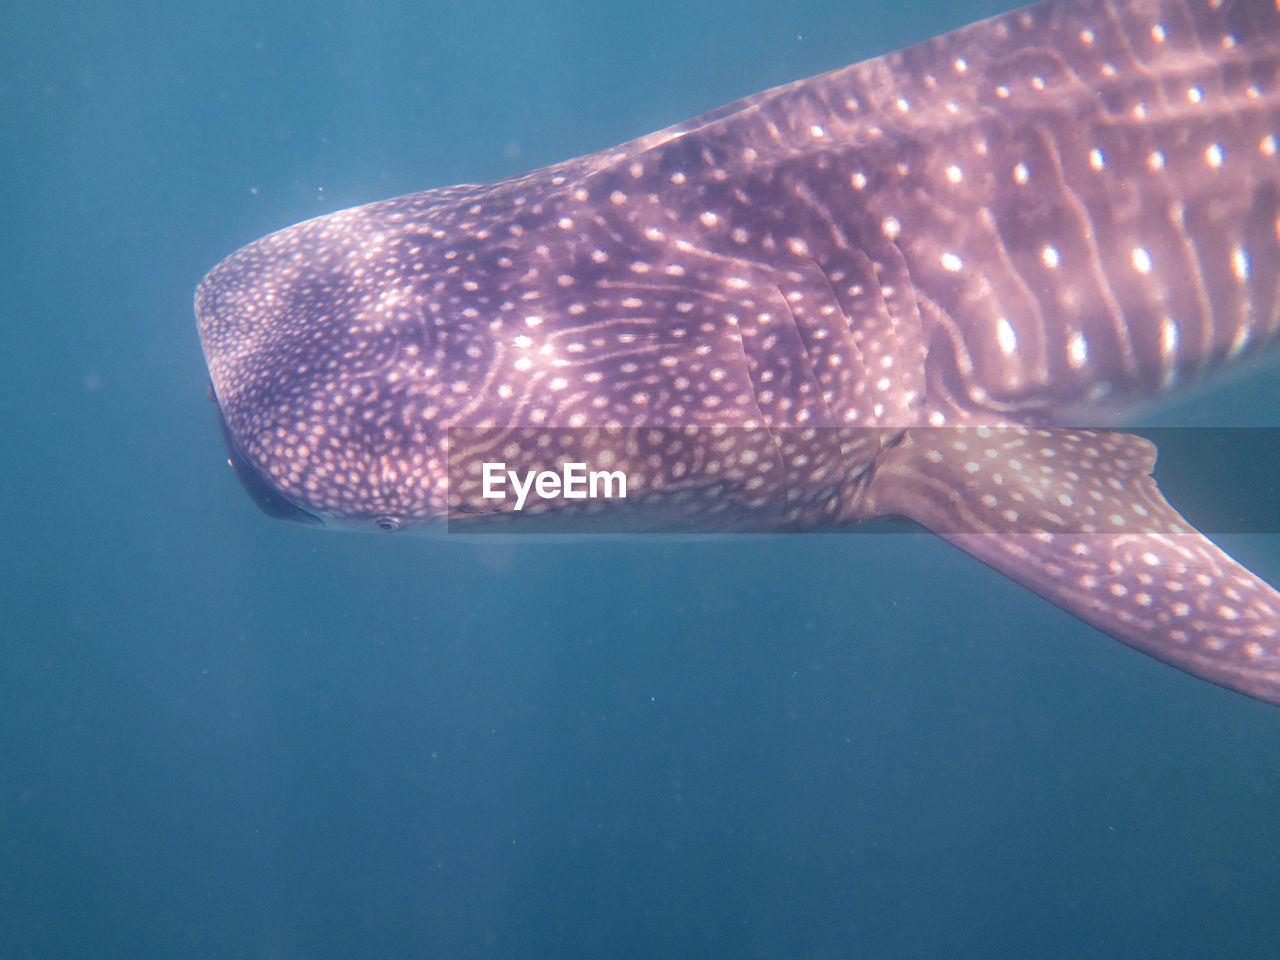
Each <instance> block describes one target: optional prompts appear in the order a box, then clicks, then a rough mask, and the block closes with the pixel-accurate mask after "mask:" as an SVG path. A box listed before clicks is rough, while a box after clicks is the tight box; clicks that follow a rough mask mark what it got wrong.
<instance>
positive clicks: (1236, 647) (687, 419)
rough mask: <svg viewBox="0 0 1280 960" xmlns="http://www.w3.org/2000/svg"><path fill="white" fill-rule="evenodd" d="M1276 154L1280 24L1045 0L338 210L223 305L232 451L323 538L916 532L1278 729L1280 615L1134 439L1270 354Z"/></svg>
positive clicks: (244, 260) (221, 406) (275, 502)
mask: <svg viewBox="0 0 1280 960" xmlns="http://www.w3.org/2000/svg"><path fill="white" fill-rule="evenodd" d="M1278 138H1280V0H1160V2H1156V0H1048V2H1044V3H1039V4H1035V5H1033V6H1029V7H1025V8H1022V9H1019V10H1014V11H1012V12H1008V13H1005V14H1002V15H999V16H996V17H994V18H991V19H988V20H984V21H981V22H979V23H976V24H973V25H971V26H968V27H964V28H962V29H959V30H956V31H954V32H951V33H948V34H945V35H943V36H940V37H937V38H935V39H932V40H928V41H926V42H923V43H920V44H918V45H915V46H912V47H909V48H907V49H904V50H901V51H898V52H894V53H889V54H887V55H884V56H881V57H878V58H876V59H872V60H868V61H865V62H862V63H859V64H855V65H853V66H850V67H846V68H843V69H839V70H835V71H833V72H830V73H826V74H823V75H821V76H817V77H814V78H811V79H808V80H801V81H798V82H795V83H791V84H788V85H785V86H781V87H777V88H775V89H772V90H768V91H765V92H763V93H760V94H757V95H755V96H751V97H747V98H746V99H743V100H739V101H737V102H735V103H732V104H729V105H728V106H725V107H723V108H720V109H718V110H713V111H711V112H710V113H707V114H704V115H702V116H699V117H697V118H695V119H693V120H689V121H687V122H684V123H679V124H676V125H675V126H672V127H669V128H667V129H665V130H662V131H659V132H657V133H653V134H650V135H648V136H642V137H640V138H639V139H636V140H633V141H631V142H629V143H625V144H623V145H621V146H617V147H613V148H610V149H606V150H601V151H599V152H597V153H593V154H590V155H588V156H583V157H579V158H576V159H572V160H568V161H566V162H563V163H559V164H556V165H553V166H550V167H546V168H543V169H539V170H534V171H532V172H529V173H526V174H523V175H520V176H514V177H510V178H507V179H504V180H500V181H496V182H492V183H483V184H466V185H460V186H452V187H444V188H437V189H431V190H427V191H425V192H421V193H415V194H411V195H409V196H404V197H399V198H396V199H392V200H385V201H381V202H376V203H371V204H367V205H365V206H360V207H356V208H354V209H350V210H344V211H340V212H336V213H331V214H328V215H326V216H321V217H318V218H316V219H312V220H309V221H306V222H304V223H301V224H298V225H295V226H292V227H289V228H287V229H284V230H281V231H279V232H277V233H273V234H271V235H269V236H267V237H265V238H262V239H260V240H257V241H255V242H253V243H250V244H249V245H248V246H245V247H244V248H242V249H240V250H239V251H237V252H235V253H233V254H232V255H231V256H229V257H228V258H227V259H226V260H224V261H223V262H222V263H220V264H219V265H218V266H216V267H215V268H214V269H213V270H212V271H211V272H210V273H209V274H208V275H207V276H206V277H205V278H204V279H203V280H202V281H201V283H200V285H199V287H198V289H197V292H196V298H195V312H196V317H197V322H198V329H199V335H200V339H201V343H202V346H203V350H204V355H205V358H206V361H207V365H208V371H209V376H210V380H211V384H212V393H213V396H214V399H215V400H216V404H217V409H218V414H219V419H220V422H221V426H222V432H223V436H224V439H225V442H226V446H227V449H228V451H229V460H230V462H231V465H232V466H233V468H234V469H235V471H236V475H237V476H238V477H239V479H240V480H241V482H242V483H243V485H244V486H245V487H246V488H247V489H248V491H249V492H250V494H251V495H252V496H253V498H254V500H255V501H256V502H257V503H258V505H259V506H260V507H262V509H263V510H264V511H266V512H267V513H268V514H270V515H272V516H275V517H280V518H284V519H289V520H295V521H299V522H303V523H308V524H312V525H317V526H321V527H325V528H333V529H356V530H369V531H386V532H390V531H397V530H424V531H432V530H436V531H438V530H442V529H443V530H449V531H455V530H456V531H468V530H476V531H483V530H488V529H501V530H505V531H510V532H520V531H536V530H541V529H557V530H560V529H567V530H586V531H605V532H616V531H658V532H662V531H670V530H707V531H713V532H734V531H744V530H746V531H793V530H814V529H833V528H843V527H847V526H850V525H854V524H858V523H861V522H863V521H867V520H874V519H876V518H904V519H905V520H908V521H912V522H914V523H915V524H918V525H919V526H920V527H923V528H925V529H926V530H929V531H932V532H934V533H936V534H938V535H939V536H941V537H943V538H945V539H946V540H948V541H949V542H951V543H952V544H954V545H956V546H957V547H959V548H960V549H961V550H964V551H966V552H967V553H969V554H971V555H973V556H974V557H976V558H977V559H979V560H981V561H983V562H984V563H986V564H988V565H990V566H991V567H994V568H995V569H996V570H998V571H1000V572H1002V573H1004V574H1006V575H1008V576H1009V577H1011V578H1012V579H1014V580H1016V581H1018V582H1019V583H1022V584H1023V585H1025V586H1026V587H1028V588H1030V589H1031V590H1033V591H1035V592H1036V593H1038V594H1040V595H1041V596H1043V597H1044V598H1046V599H1047V600H1049V601H1051V602H1053V603H1055V604H1057V605H1059V606H1061V607H1062V608H1064V609H1065V610H1067V611H1069V612H1070V613H1072V614H1074V615H1075V616H1077V617H1079V618H1080V619H1081V620H1083V621H1085V622H1087V623H1089V624H1091V625H1092V626H1094V627H1096V628H1097V629H1099V630H1101V631H1102V632H1104V633H1107V634H1109V635H1111V636H1112V637H1115V638H1116V639H1118V640H1121V641H1123V642H1125V643H1127V644H1129V645H1131V646H1133V647H1135V648H1137V649H1139V650H1141V651H1143V652H1145V653H1147V654H1150V655H1152V656H1154V657H1156V658H1158V659H1160V660H1163V661H1165V662H1167V663H1170V664H1172V665H1174V666H1176V667H1179V668H1181V669H1183V670H1185V671H1188V672H1190V673H1192V674H1194V675H1196V676H1199V677H1202V678H1204V679H1206V680H1209V681H1212V682H1214V683H1217V684H1219V685H1222V686H1225V687H1228V688H1231V689H1233V690H1236V691H1239V692H1242V693H1244V694H1247V695H1249V696H1252V697H1255V698H1258V699H1261V700H1264V701H1269V702H1272V703H1280V593H1277V591H1276V590H1275V589H1274V588H1273V587H1271V586H1270V585H1269V584H1267V583H1266V582H1265V581H1264V580H1262V579H1261V578H1259V577H1258V576H1256V575H1255V574H1253V573H1251V572H1250V571H1249V570H1247V569H1246V568H1245V567H1243V566H1242V565H1240V564H1239V563H1237V562H1236V561H1235V560H1233V559H1232V558H1231V557H1230V556H1228V555H1227V554H1226V553H1224V552H1223V551H1222V550H1221V549H1220V548H1219V547H1217V546H1216V545H1215V544H1214V543H1213V542H1212V541H1211V540H1210V539H1209V538H1208V537H1207V536H1205V535H1204V534H1203V533H1201V532H1200V531H1198V530H1196V528H1195V527H1194V526H1192V524H1191V523H1189V522H1188V521H1187V520H1186V519H1184V518H1183V517H1182V515H1181V514H1179V513H1178V511H1177V510H1176V509H1175V508H1174V507H1173V506H1171V505H1170V504H1169V503H1168V502H1167V501H1166V499H1165V497H1164V496H1163V495H1162V493H1161V491H1160V490H1159V488H1158V486H1157V484H1156V482H1155V480H1154V479H1153V477H1152V471H1153V467H1154V463H1155V457H1156V450H1155V447H1154V445H1153V444H1152V443H1151V442H1150V441H1149V440H1147V439H1144V438H1142V437H1139V436H1136V435H1134V434H1132V433H1128V432H1125V431H1124V430H1122V429H1119V427H1120V425H1121V424H1123V423H1124V421H1125V418H1126V417H1131V416H1134V415H1135V413H1136V412H1138V411H1141V410H1143V409H1146V408H1147V407H1148V406H1150V405H1151V404H1154V403H1158V402H1159V401H1161V400H1162V399H1164V398H1166V397H1171V396H1174V395H1176V394H1178V393H1179V392H1181V391H1185V390H1189V389H1194V388H1196V386H1197V385H1198V384H1202V383H1204V382H1205V381H1208V380H1212V379H1213V378H1214V377H1216V376H1219V375H1221V374H1222V373H1223V372H1224V371H1230V370H1231V369H1233V368H1238V367H1240V366H1241V365H1243V364H1247V363H1249V362H1251V361H1254V360H1256V359H1257V358H1259V357H1261V356H1264V355H1265V354H1266V352H1267V351H1268V350H1269V349H1270V348H1271V347H1273V346H1274V345H1275V343H1276V341H1277V339H1278V336H1277V331H1278V329H1280V160H1278V159H1277V146H1278ZM597 479H600V480H601V484H602V489H607V490H608V491H609V492H608V494H606V495H601V494H600V493H599V492H596V491H594V487H595V481H596V480H597ZM512 487H515V488H517V489H518V492H519V494H520V495H519V496H510V495H507V494H510V493H511V488H512Z"/></svg>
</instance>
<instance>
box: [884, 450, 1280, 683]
mask: <svg viewBox="0 0 1280 960" xmlns="http://www.w3.org/2000/svg"><path fill="white" fill-rule="evenodd" d="M1155 458H1156V448H1155V446H1154V445H1153V444H1152V443H1150V442H1149V441H1147V440H1144V439H1142V438H1141V437H1136V436H1132V435H1129V434H1123V433H1108V432H1099V431H1089V430H1067V429H1057V428H1055V429H1028V428H1021V427H1016V428H1015V427H1009V428H985V427H979V428H967V429H936V430H935V429H925V430H911V431H909V432H908V433H907V435H906V436H905V437H904V438H903V440H902V442H901V443H899V444H898V445H897V446H896V447H894V448H893V449H892V450H891V451H889V452H888V454H887V455H886V456H885V458H884V460H883V461H882V462H881V463H880V464H879V465H878V466H877V469H876V471H875V476H874V478H873V480H872V481H871V483H870V484H869V485H868V489H867V494H866V499H865V501H864V507H865V511H866V515H867V516H886V515H897V516H903V517H906V518H908V519H911V520H914V521H915V522H917V523H919V524H921V525H922V526H924V527H926V528H928V529H929V530H931V531H933V532H935V533H937V534H939V535H940V536H942V537H944V538H945V539H947V540H949V541H950V542H951V543H953V544H955V545H956V546H958V547H959V548H960V549H962V550H964V551H965V552H967V553H970V554H972V555H973V556H975V557H977V558H978V559H979V560H981V561H982V562H984V563H986V564H988V565H989V566H991V567H993V568H995V569H996V570H999V571H1000V572H1001V573H1003V574H1005V575H1006V576H1009V577H1011V578H1012V579H1014V580H1016V581H1017V582H1019V583H1021V584H1022V585H1024V586H1026V587H1029V588H1030V589H1031V590H1034V591H1035V592H1036V593H1038V594H1040V595H1041V596H1042V597H1044V598H1045V599H1047V600H1050V601H1052V602H1053V603H1055V604H1057V605H1058V606H1060V607H1062V608H1063V609H1064V610H1066V611H1068V612H1070V613H1072V614H1074V615H1075V616H1077V617H1079V618H1080V619H1081V620H1084V621H1085V622H1086V623H1089V624H1091V625H1093V626H1095V627H1097V628H1098V629H1099V630H1102V631H1103V632H1105V633H1108V634H1110V635H1111V636H1113V637H1115V638H1116V639H1117V640H1121V641H1123V642H1124V643H1127V644H1129V645H1130V646H1133V647H1136V648H1137V649H1139V650H1141V651H1143V652H1144V653H1147V654H1150V655H1151V656H1153V657H1156V658H1158V659H1160V660H1164V661H1165V662H1167V663H1170V664H1173V665H1174V666H1176V667H1179V668H1181V669H1183V670H1186V671H1187V672H1188V673H1191V674H1194V675H1195V676H1198V677H1202V678H1203V679H1205V680H1209V681H1212V682H1213V683H1217V684H1221V685H1222V686H1224V687H1230V688H1231V689H1233V690H1238V691H1240V692H1241V693H1246V694H1248V695H1249V696H1252V697H1257V698H1258V699H1259V700H1266V701H1269V702H1272V703H1280V593H1278V592H1277V591H1276V590H1275V589H1274V588H1273V587H1272V586H1271V585H1270V584H1268V583H1266V582H1265V581H1264V580H1262V579H1261V578H1259V577H1257V576H1256V575H1254V574H1253V573H1251V572H1250V571H1249V570H1247V569H1245V568H1244V567H1243V566H1241V565H1240V564H1239V563H1237V562H1236V561H1235V560H1233V559H1232V558H1231V557H1229V556H1228V555H1227V554H1226V553H1224V552H1223V551H1222V550H1220V549H1219V548H1218V547H1217V546H1216V545H1215V544H1214V543H1213V542H1212V541H1211V540H1209V538H1208V537H1206V536H1204V535H1203V534H1201V533H1200V532H1198V531H1197V530H1196V529H1195V528H1194V527H1192V526H1191V525H1190V524H1189V523H1188V522H1187V521H1186V520H1185V519H1184V518H1183V517H1182V516H1181V515H1180V514H1179V513H1178V512H1177V511H1176V510H1174V509H1173V507H1171V506H1170V505H1169V504H1168V503H1167V502H1166V501H1165V499H1164V497H1163V496H1162V495H1161V493H1160V490H1159V489H1158V487H1157V486H1156V482H1155V480H1154V479H1153V478H1152V476H1151V470H1152V468H1153V467H1154V465H1155Z"/></svg>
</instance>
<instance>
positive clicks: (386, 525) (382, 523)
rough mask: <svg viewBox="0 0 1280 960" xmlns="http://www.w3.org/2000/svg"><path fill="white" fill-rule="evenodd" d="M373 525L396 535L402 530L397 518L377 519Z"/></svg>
mask: <svg viewBox="0 0 1280 960" xmlns="http://www.w3.org/2000/svg"><path fill="white" fill-rule="evenodd" d="M373 525H374V526H375V527H377V528H378V529H379V530H383V531H385V532H387V533H395V532H396V531H397V530H399V529H400V520H399V519H398V518H396V517H377V518H376V519H375V520H374V521H373Z"/></svg>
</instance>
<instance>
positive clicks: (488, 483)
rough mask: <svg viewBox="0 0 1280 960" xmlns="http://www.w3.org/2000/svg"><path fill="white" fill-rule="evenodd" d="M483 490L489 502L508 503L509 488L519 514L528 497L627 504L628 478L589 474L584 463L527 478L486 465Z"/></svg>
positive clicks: (609, 473)
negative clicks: (511, 490) (613, 501)
mask: <svg viewBox="0 0 1280 960" xmlns="http://www.w3.org/2000/svg"><path fill="white" fill-rule="evenodd" d="M483 469H484V474H483V478H484V489H483V491H482V493H483V495H484V497H485V499H487V500H505V499H506V498H507V489H506V488H507V485H508V484H510V485H511V488H512V489H513V490H514V491H515V494H516V503H515V509H516V510H523V509H524V505H525V502H526V501H527V500H528V498H529V494H530V493H533V494H536V495H537V497H538V499H540V500H556V499H559V498H563V499H565V500H601V499H603V500H613V499H615V498H617V499H620V500H625V499H626V498H627V475H626V474H625V473H623V472H622V471H621V470H590V471H588V470H587V465H586V464H585V463H566V464H565V465H564V466H563V467H562V468H561V470H560V472H559V473H556V472H555V471H554V470H539V471H533V470H526V471H525V473H524V476H523V477H521V476H520V474H519V473H518V472H517V471H515V470H508V469H507V465H506V464H505V463H485V464H484V468H483Z"/></svg>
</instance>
